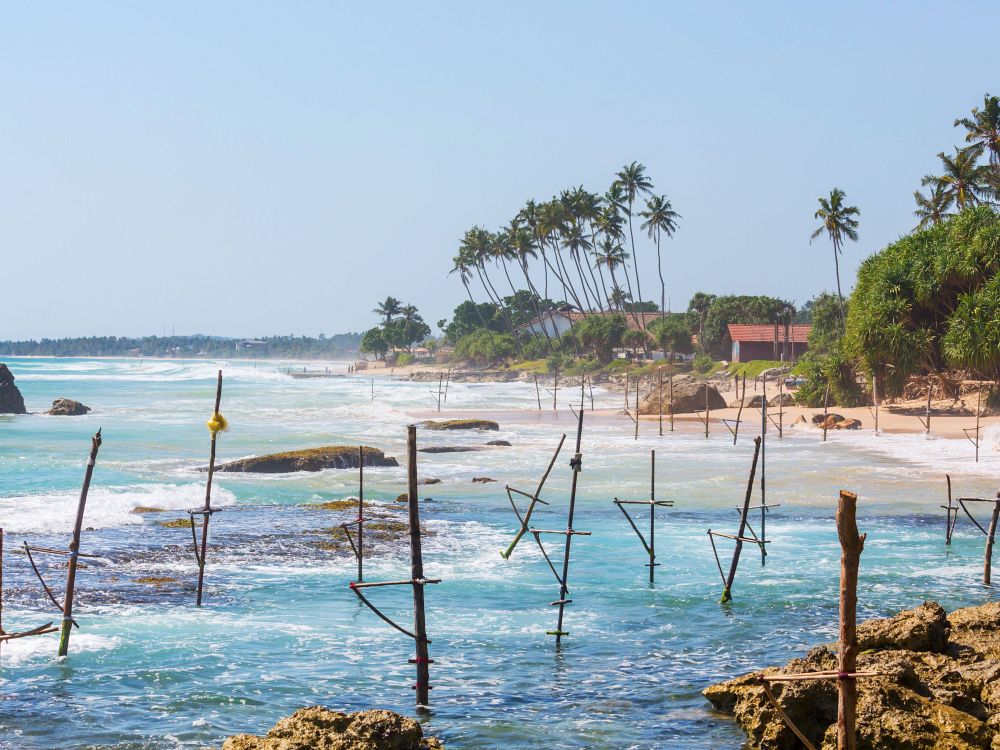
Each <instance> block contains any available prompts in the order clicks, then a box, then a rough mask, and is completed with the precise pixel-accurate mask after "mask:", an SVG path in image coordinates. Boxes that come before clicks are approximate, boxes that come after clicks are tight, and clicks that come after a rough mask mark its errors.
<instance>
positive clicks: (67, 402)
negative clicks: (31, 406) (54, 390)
mask: <svg viewBox="0 0 1000 750" xmlns="http://www.w3.org/2000/svg"><path fill="white" fill-rule="evenodd" d="M89 411H90V407H89V406H84V405H83V404H81V403H80V402H79V401H74V400H73V399H71V398H57V399H56V400H55V401H53V402H52V408H51V409H49V410H48V411H47V412H45V413H46V414H52V415H54V416H61V417H78V416H82V415H83V414H86V413H87V412H89Z"/></svg>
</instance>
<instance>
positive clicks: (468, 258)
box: [448, 243, 500, 361]
mask: <svg viewBox="0 0 1000 750" xmlns="http://www.w3.org/2000/svg"><path fill="white" fill-rule="evenodd" d="M451 262H452V268H451V270H450V271H449V272H448V275H449V276H450V275H451V274H453V273H457V274H458V278H459V279H461V281H462V286H464V287H465V293H466V294H467V295H469V302H471V303H472V309H473V310H475V311H476V317H478V318H479V322H480V323H482V325H483V330H485V331H486V335H487V337H488V338H489V340H490V347H491V348H492V349H493V357H494V359H496V360H498V361H499V359H500V355H499V354H498V353H497V345H496V342H495V341H494V340H493V331H491V330H490V327H489V326H488V325H487V324H486V319H485V318H483V313H482V311H481V310H480V309H479V305H477V304H476V300H475V298H473V296H472V289H470V288H469V280H470V279H471V278H472V268H473V267H474V266H475V265H476V264H477V263H478V260H477V259H476V258H475V257H473V254H472V251H471V249H470V248H469V247H468V246H467V245H465V244H464V243H463V244H462V245H461V246H460V247H459V249H458V255H456V256H455V257H454V258H452V259H451Z"/></svg>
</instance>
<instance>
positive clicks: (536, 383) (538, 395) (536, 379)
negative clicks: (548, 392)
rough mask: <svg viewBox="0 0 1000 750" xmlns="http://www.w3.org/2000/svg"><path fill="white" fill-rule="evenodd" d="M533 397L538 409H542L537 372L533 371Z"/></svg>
mask: <svg viewBox="0 0 1000 750" xmlns="http://www.w3.org/2000/svg"><path fill="white" fill-rule="evenodd" d="M535 398H536V399H538V411H541V410H542V392H541V391H540V390H538V373H535Z"/></svg>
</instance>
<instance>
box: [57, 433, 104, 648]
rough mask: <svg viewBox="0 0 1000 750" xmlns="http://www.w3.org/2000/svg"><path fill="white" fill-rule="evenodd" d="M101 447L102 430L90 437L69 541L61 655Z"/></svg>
mask: <svg viewBox="0 0 1000 750" xmlns="http://www.w3.org/2000/svg"><path fill="white" fill-rule="evenodd" d="M100 448H101V431H100V430H98V431H97V433H96V434H95V435H94V437H92V438H91V439H90V457H89V458H88V459H87V470H86V472H85V473H84V475H83V487H82V488H81V490H80V500H79V502H78V503H77V506H76V522H75V523H74V524H73V539H72V541H71V542H70V543H69V565H68V566H67V571H66V593H65V595H64V599H63V617H62V625H61V626H60V630H59V656H66V654H67V653H69V633H70V630H71V629H72V627H73V597H74V596H75V595H76V569H77V564H78V563H79V557H80V534H81V533H82V532H83V514H84V511H85V510H86V509H87V494H88V493H89V492H90V480H91V478H92V477H93V476H94V465H95V464H96V463H97V452H98V450H100Z"/></svg>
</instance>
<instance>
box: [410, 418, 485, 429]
mask: <svg viewBox="0 0 1000 750" xmlns="http://www.w3.org/2000/svg"><path fill="white" fill-rule="evenodd" d="M423 426H424V428H426V429H428V430H499V429H500V425H499V424H498V423H497V422H494V421H493V420H492V419H445V420H442V421H440V422H435V421H434V420H433V419H431V420H428V421H427V422H424V424H423Z"/></svg>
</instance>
